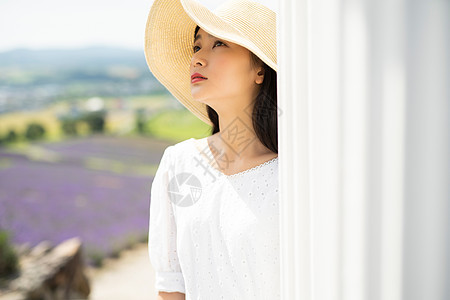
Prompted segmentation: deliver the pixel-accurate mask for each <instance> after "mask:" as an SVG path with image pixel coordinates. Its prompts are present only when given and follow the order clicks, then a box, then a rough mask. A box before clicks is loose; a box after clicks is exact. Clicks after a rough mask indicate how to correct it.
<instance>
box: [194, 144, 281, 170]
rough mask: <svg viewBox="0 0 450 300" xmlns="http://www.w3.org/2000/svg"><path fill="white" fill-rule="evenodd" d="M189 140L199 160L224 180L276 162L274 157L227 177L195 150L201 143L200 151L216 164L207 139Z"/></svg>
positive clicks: (276, 158)
mask: <svg viewBox="0 0 450 300" xmlns="http://www.w3.org/2000/svg"><path fill="white" fill-rule="evenodd" d="M191 140H192V146H193V147H194V149H195V150H196V152H197V154H199V155H200V156H201V158H202V159H203V160H205V162H206V163H207V164H208V165H209V167H211V168H212V169H214V170H215V171H216V172H218V173H219V174H220V175H222V176H224V177H226V178H234V177H238V176H240V175H244V174H247V173H250V172H253V171H256V170H258V169H260V168H262V167H264V166H266V165H269V164H271V163H273V162H275V161H277V160H278V156H276V157H274V158H272V159H269V160H267V161H265V162H263V163H261V164H259V165H257V166H254V167H251V168H249V169H246V170H243V171H240V172H237V173H234V174H229V175H227V174H225V173H223V172H222V171H220V170H219V169H217V168H215V167H214V166H212V165H211V164H210V162H209V161H208V160H207V159H206V158H205V157H204V156H203V155H202V153H201V152H202V151H200V150H199V149H198V148H197V145H198V144H197V143H198V142H200V143H201V145H200V146H202V149H205V151H206V153H205V154H206V155H207V156H208V157H211V160H214V162H215V163H216V164H217V162H216V159H215V157H214V155H213V153H212V151H211V148H210V147H209V143H208V137H204V138H201V139H195V138H191Z"/></svg>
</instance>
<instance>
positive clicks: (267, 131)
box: [194, 25, 278, 153]
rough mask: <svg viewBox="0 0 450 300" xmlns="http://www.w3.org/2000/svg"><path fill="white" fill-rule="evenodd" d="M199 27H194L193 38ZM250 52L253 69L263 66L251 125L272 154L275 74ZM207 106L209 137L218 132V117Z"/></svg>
mask: <svg viewBox="0 0 450 300" xmlns="http://www.w3.org/2000/svg"><path fill="white" fill-rule="evenodd" d="M199 29H200V27H199V26H198V25H197V27H195V32H194V38H195V37H196V36H197V32H198V31H199ZM249 52H250V61H251V64H252V66H253V67H254V68H256V67H258V66H261V65H262V66H263V68H264V80H263V82H262V83H261V87H260V90H259V93H258V95H257V96H256V101H255V104H254V106H253V110H252V112H251V113H252V123H253V129H254V131H255V133H256V136H257V137H258V139H259V140H260V141H261V143H262V144H263V145H264V146H266V147H267V148H268V149H270V150H271V151H272V152H275V153H278V109H277V72H275V70H274V69H272V68H271V67H269V66H268V65H267V64H266V63H264V62H263V61H262V60H261V59H260V58H259V57H258V56H256V55H255V54H254V53H253V52H251V51H249ZM206 106H207V112H208V117H209V119H210V120H211V122H212V124H213V126H212V128H211V135H213V134H215V133H217V132H220V128H219V115H218V114H217V112H216V111H215V110H214V109H213V108H212V107H210V106H209V105H206Z"/></svg>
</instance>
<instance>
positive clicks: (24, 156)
mask: <svg viewBox="0 0 450 300" xmlns="http://www.w3.org/2000/svg"><path fill="white" fill-rule="evenodd" d="M199 2H201V3H203V4H204V5H206V6H207V7H208V8H209V9H211V10H213V9H214V8H216V7H217V6H218V5H219V4H220V3H221V2H222V1H218V0H215V1H206V0H204V1H199ZM261 2H262V3H264V4H266V5H267V6H270V7H271V8H272V9H276V7H274V4H276V3H270V2H269V1H265V2H264V1H261ZM151 5H152V1H143V0H129V1H117V0H112V1H111V0H108V1H106V0H95V1H92V0H89V1H88V0H79V1H75V2H67V1H56V0H42V1H38V2H36V1H30V0H14V1H12V0H0V37H1V38H0V299H6V298H2V297H7V295H10V299H13V298H12V296H11V295H12V294H11V293H10V292H11V289H12V285H11V282H13V281H14V280H16V282H17V280H18V279H19V277H20V276H22V275H24V269H25V268H26V267H28V265H25V262H22V261H21V260H22V259H21V257H22V258H23V257H25V255H28V256H29V255H30V253H31V254H33V255H34V256H35V257H36V258H39V257H40V256H43V255H44V254H46V253H50V249H51V248H52V247H55V246H56V245H58V244H61V243H63V242H64V241H67V240H70V239H73V238H79V241H80V242H81V245H82V247H81V249H82V256H83V258H84V259H85V262H86V263H87V265H88V266H89V267H90V268H92V270H94V269H95V270H96V269H101V268H102V267H103V266H104V262H105V261H106V259H108V258H118V257H120V256H121V254H120V253H122V252H123V251H124V250H126V249H131V248H133V247H134V246H135V245H137V244H140V245H145V243H146V242H147V234H148V218H149V204H150V188H151V182H152V178H153V176H154V173H155V171H156V169H157V167H158V163H159V161H160V158H161V156H162V153H163V150H164V149H165V148H166V147H167V146H168V145H170V144H174V143H176V142H179V141H182V140H185V139H188V138H190V137H194V138H201V137H205V136H207V135H209V132H210V127H209V126H208V125H206V124H205V123H203V122H202V121H200V120H199V119H198V118H196V117H195V116H194V115H193V114H191V113H190V112H189V111H188V110H187V109H185V108H184V106H182V105H181V104H180V103H179V102H178V101H176V100H175V98H173V96H172V95H171V94H170V93H168V92H167V90H166V89H165V88H164V87H163V86H162V85H161V84H160V83H159V82H158V81H157V80H156V79H155V78H154V77H153V75H152V74H151V72H150V71H149V69H148V67H147V64H146V62H145V57H144V51H143V45H144V28H145V24H146V21H147V15H148V11H149V9H150V7H151ZM75 245H76V243H75ZM72 246H73V245H72ZM33 249H34V250H33ZM140 253H144V254H142V255H141V257H140V259H141V260H140V261H139V260H138V261H135V262H134V263H135V265H137V266H140V267H141V269H145V272H147V273H142V275H140V276H139V277H140V278H139V279H138V281H136V280H128V281H126V280H125V281H124V280H123V278H127V277H126V276H127V275H126V274H120V270H122V269H116V270H115V271H111V272H113V273H114V272H116V273H117V272H119V274H118V278H122V279H121V280H120V282H117V280H116V281H114V279H111V280H110V281H108V282H109V284H110V286H114V285H116V286H117V285H120V286H125V285H127V284H130V285H133V284H135V285H136V283H140V284H141V283H142V284H141V286H140V287H136V286H134V287H133V288H132V289H133V290H134V291H135V294H134V297H135V298H133V295H132V294H127V295H128V297H127V298H126V299H144V298H146V299H151V297H152V296H153V294H151V295H149V294H147V295H145V296H143V295H139V291H136V289H139V288H141V289H142V288H143V289H144V291H146V292H148V293H151V289H152V285H153V282H152V281H151V280H152V278H150V277H147V275H148V274H149V273H148V272H150V270H147V268H150V265H149V264H148V261H147V256H146V255H147V254H146V249H144V250H143V252H142V251H141V252H140ZM61 264H62V263H61ZM128 265H129V266H130V264H129V263H128ZM36 268H38V269H41V267H40V266H39V265H38V266H37V267H36ZM52 272H53V273H52ZM55 272H56V271H55V270H53V271H52V270H47V271H45V272H44V271H42V273H43V274H44V273H45V274H47V275H45V276H47V277H48V276H50V275H49V274H54V273H55ZM129 272H131V273H134V274H141V273H139V272H138V270H136V269H135V268H130V270H129ZM89 274H91V273H89ZM92 274H93V273H92ZM36 276H37V275H36ZM42 276H44V275H42ZM45 276H44V277H45ZM149 276H151V275H149ZM128 278H129V277H128ZM90 279H92V280H94V279H95V278H94V277H92V278H90ZM42 280H43V279H42ZM42 280H41V281H42ZM139 280H141V281H139ZM35 285H36V284H35ZM142 285H144V286H142ZM19 286H22V289H27V288H29V289H31V287H32V286H33V285H32V284H31V283H24V284H22V285H20V284H19V285H17V287H19ZM36 286H37V285H36ZM98 286H99V285H98ZM103 288H104V287H103ZM35 289H36V287H35ZM99 289H101V287H98V288H97V289H96V286H95V284H94V286H93V285H92V282H91V297H92V295H94V296H95V295H96V297H94V298H91V299H125V298H121V296H120V295H119V294H118V293H117V292H116V294H115V295H116V297H118V298H112V297H111V295H109V296H108V295H107V294H103V297H102V296H101V293H100V292H99ZM111 290H112V288H111Z"/></svg>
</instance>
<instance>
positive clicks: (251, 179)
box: [148, 138, 280, 300]
mask: <svg viewBox="0 0 450 300" xmlns="http://www.w3.org/2000/svg"><path fill="white" fill-rule="evenodd" d="M212 161H215V160H214V156H213V155H212V152H211V150H210V148H209V145H208V142H207V138H203V139H194V138H190V139H188V140H185V141H182V142H179V143H178V144H175V145H172V146H168V147H167V148H166V149H165V151H164V153H163V156H162V158H161V161H160V164H159V167H158V169H157V171H156V174H155V177H154V179H153V182H152V185H151V195H150V220H149V239H148V251H149V258H150V262H151V264H152V266H153V268H154V270H155V275H156V279H155V288H156V290H157V291H166V292H181V293H185V294H186V299H187V300H216V299H227V300H233V299H236V300H237V299H239V300H254V299H255V300H256V299H258V300H263V299H270V300H276V299H280V261H279V226H278V224H279V217H278V216H279V203H278V157H275V158H273V159H271V160H269V161H266V162H264V163H262V164H260V165H258V166H256V167H253V168H250V169H248V170H245V171H243V172H239V173H236V174H233V175H225V174H223V173H222V172H221V171H220V170H219V169H218V168H215V167H213V165H214V164H213V163H212Z"/></svg>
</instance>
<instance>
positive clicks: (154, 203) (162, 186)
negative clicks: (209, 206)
mask: <svg viewBox="0 0 450 300" xmlns="http://www.w3.org/2000/svg"><path fill="white" fill-rule="evenodd" d="M172 147H173V146H168V147H167V148H166V149H165V150H164V153H163V156H162V158H161V161H160V163H159V166H158V169H157V171H156V174H155V177H154V178H153V182H152V187H151V192H150V221H149V235H148V253H149V257H150V262H151V264H152V266H153V268H154V270H155V289H156V290H157V291H164V292H180V293H185V285H184V278H183V274H182V272H181V267H180V263H179V260H178V254H177V228H176V223H175V218H174V213H173V207H172V202H171V201H170V198H169V194H168V183H169V179H170V178H169V167H170V165H171V162H173V160H172V159H173V158H172V157H171V150H173V148H172Z"/></svg>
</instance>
